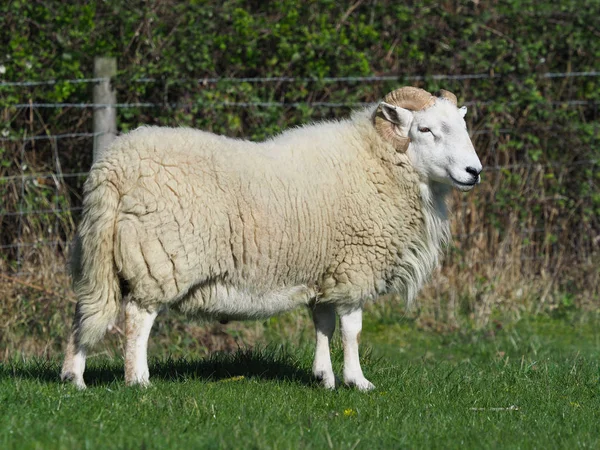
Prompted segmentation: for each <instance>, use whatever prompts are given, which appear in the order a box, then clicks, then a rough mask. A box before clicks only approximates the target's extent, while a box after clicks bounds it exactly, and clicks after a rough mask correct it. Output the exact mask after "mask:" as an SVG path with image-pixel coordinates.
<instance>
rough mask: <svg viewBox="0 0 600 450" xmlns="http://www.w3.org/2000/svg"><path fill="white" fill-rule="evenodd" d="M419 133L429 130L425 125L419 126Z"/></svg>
mask: <svg viewBox="0 0 600 450" xmlns="http://www.w3.org/2000/svg"><path fill="white" fill-rule="evenodd" d="M419 131H420V132H421V133H429V132H430V131H431V130H430V129H429V128H427V127H419Z"/></svg>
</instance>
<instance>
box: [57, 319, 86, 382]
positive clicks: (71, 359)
mask: <svg viewBox="0 0 600 450" xmlns="http://www.w3.org/2000/svg"><path fill="white" fill-rule="evenodd" d="M77 326H78V318H77V315H76V317H75V324H74V325H73V331H72V332H71V336H69V341H68V342H67V349H66V350H65V360H64V362H63V366H62V370H61V372H60V379H61V380H62V381H71V382H73V384H74V385H75V386H76V387H77V388H78V389H85V383H84V382H83V372H84V370H85V357H86V349H85V347H84V346H82V345H80V344H79V343H78V339H77Z"/></svg>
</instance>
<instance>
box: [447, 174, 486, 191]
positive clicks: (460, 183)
mask: <svg viewBox="0 0 600 450" xmlns="http://www.w3.org/2000/svg"><path fill="white" fill-rule="evenodd" d="M448 176H449V177H450V179H451V180H452V182H453V183H454V185H455V186H456V187H457V188H458V189H460V190H461V191H469V190H471V189H473V187H475V185H476V184H477V183H478V182H479V177H477V178H476V179H475V180H473V181H471V182H470V183H465V182H464V181H459V180H457V179H456V178H454V177H453V176H452V175H451V174H448Z"/></svg>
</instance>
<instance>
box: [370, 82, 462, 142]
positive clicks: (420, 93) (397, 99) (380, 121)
mask: <svg viewBox="0 0 600 450" xmlns="http://www.w3.org/2000/svg"><path fill="white" fill-rule="evenodd" d="M455 98H456V97H455ZM383 101H384V102H386V103H389V104H391V105H394V106H399V107H401V108H404V109H408V110H410V111H420V110H422V109H425V108H429V107H430V106H432V105H433V104H434V103H435V97H434V96H433V95H431V94H430V93H429V92H427V91H425V90H423V89H419V88H416V87H412V86H406V87H403V88H400V89H396V90H395V91H392V92H390V93H389V94H387V95H386V96H385V97H384V98H383ZM374 125H375V129H376V130H377V132H378V133H379V135H380V136H381V137H382V138H383V139H385V140H386V141H391V142H392V143H393V145H394V147H395V148H396V151H398V152H401V153H404V152H405V151H406V150H407V149H408V144H409V142H410V139H409V138H408V137H406V136H400V135H399V134H398V132H397V130H396V125H395V124H393V123H391V122H390V121H388V120H386V118H385V117H384V115H383V113H382V111H381V105H380V106H379V107H378V108H377V110H376V111H375V116H374Z"/></svg>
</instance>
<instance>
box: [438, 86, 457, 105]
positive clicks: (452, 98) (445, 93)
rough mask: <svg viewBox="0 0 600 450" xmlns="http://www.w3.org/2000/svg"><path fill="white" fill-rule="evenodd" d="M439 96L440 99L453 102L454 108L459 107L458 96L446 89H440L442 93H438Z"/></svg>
mask: <svg viewBox="0 0 600 450" xmlns="http://www.w3.org/2000/svg"><path fill="white" fill-rule="evenodd" d="M437 96H438V97H440V98H445V99H446V100H448V101H450V102H452V103H453V104H454V106H457V100H456V95H454V94H453V93H452V92H450V91H447V90H445V89H440V91H439V92H438V93H437Z"/></svg>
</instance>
